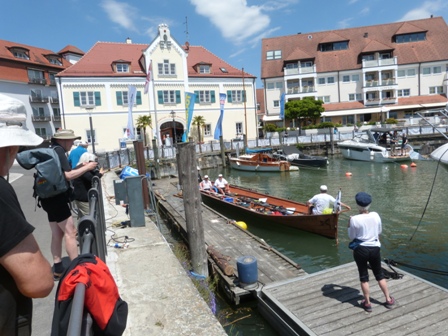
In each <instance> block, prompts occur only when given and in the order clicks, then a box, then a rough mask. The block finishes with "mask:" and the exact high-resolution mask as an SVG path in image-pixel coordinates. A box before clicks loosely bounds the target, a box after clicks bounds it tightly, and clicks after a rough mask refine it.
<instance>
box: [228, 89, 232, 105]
mask: <svg viewBox="0 0 448 336" xmlns="http://www.w3.org/2000/svg"><path fill="white" fill-rule="evenodd" d="M227 102H228V103H231V102H232V91H230V90H229V91H227Z"/></svg>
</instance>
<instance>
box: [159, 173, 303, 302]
mask: <svg viewBox="0 0 448 336" xmlns="http://www.w3.org/2000/svg"><path fill="white" fill-rule="evenodd" d="M177 183H178V182H177V178H170V179H162V180H158V181H157V182H156V185H155V186H154V187H153V191H154V193H155V195H156V197H157V199H158V200H159V209H160V211H162V212H163V215H164V217H166V218H168V219H169V222H170V223H171V224H172V225H174V226H176V227H177V228H178V230H179V232H180V233H181V234H182V235H183V236H184V238H185V240H186V239H187V228H186V222H185V211H184V204H183V199H182V197H181V195H180V193H179V191H178V190H177V188H176V185H177ZM202 221H203V226H204V238H205V243H206V245H207V246H213V248H214V249H216V250H217V251H219V252H220V253H221V254H223V255H225V256H228V257H229V264H231V265H232V266H233V268H234V270H235V274H234V276H226V275H225V274H224V273H223V272H222V270H220V268H219V267H217V265H216V264H215V263H214V261H213V260H212V259H211V258H209V260H210V263H211V264H212V265H213V266H214V270H215V271H216V272H217V273H218V274H219V275H220V277H221V282H220V284H221V286H223V289H224V291H225V293H226V294H227V295H228V297H229V298H230V299H231V300H232V301H233V302H234V303H235V304H239V302H240V299H241V298H242V297H245V296H254V295H255V294H256V291H257V290H259V289H260V288H261V287H262V286H263V285H266V284H270V283H274V282H277V281H284V280H288V279H292V278H296V277H297V276H303V275H306V274H307V273H306V272H305V271H304V270H303V269H302V268H301V267H300V265H298V264H297V263H295V262H294V261H292V260H291V259H289V258H288V257H286V256H284V255H283V254H281V253H280V252H278V251H277V250H275V249H274V248H272V247H270V246H269V245H268V244H267V243H266V242H265V241H264V240H262V239H260V238H258V237H256V236H255V235H253V234H251V233H250V232H249V231H246V230H243V229H241V228H240V227H238V226H237V225H235V224H231V223H230V222H229V220H228V219H227V218H226V217H224V216H222V215H220V214H219V213H217V212H216V211H214V210H212V209H211V208H209V207H207V206H205V205H202ZM242 256H253V257H255V258H256V259H257V266H258V286H257V287H255V288H251V289H250V290H248V289H244V288H242V287H241V286H239V281H238V271H237V258H239V257H242Z"/></svg>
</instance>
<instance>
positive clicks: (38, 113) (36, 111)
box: [32, 107, 45, 119]
mask: <svg viewBox="0 0 448 336" xmlns="http://www.w3.org/2000/svg"><path fill="white" fill-rule="evenodd" d="M32 110H33V116H34V118H38V119H39V118H43V117H44V116H45V110H44V108H43V107H33V108H32Z"/></svg>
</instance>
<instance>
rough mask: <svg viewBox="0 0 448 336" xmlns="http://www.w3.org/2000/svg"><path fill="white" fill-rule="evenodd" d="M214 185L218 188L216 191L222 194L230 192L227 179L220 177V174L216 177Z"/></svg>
mask: <svg viewBox="0 0 448 336" xmlns="http://www.w3.org/2000/svg"><path fill="white" fill-rule="evenodd" d="M214 186H215V187H216V188H218V191H219V192H220V193H221V194H223V195H225V194H226V193H228V192H230V189H229V182H227V180H226V179H225V178H224V177H222V174H219V175H218V178H217V179H216V181H215V184H214Z"/></svg>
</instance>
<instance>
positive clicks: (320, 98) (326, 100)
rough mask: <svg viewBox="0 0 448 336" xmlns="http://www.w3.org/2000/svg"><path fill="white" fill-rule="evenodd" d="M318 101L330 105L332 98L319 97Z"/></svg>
mask: <svg viewBox="0 0 448 336" xmlns="http://www.w3.org/2000/svg"><path fill="white" fill-rule="evenodd" d="M317 100H322V101H323V102H324V103H329V102H330V96H320V97H317Z"/></svg>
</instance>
